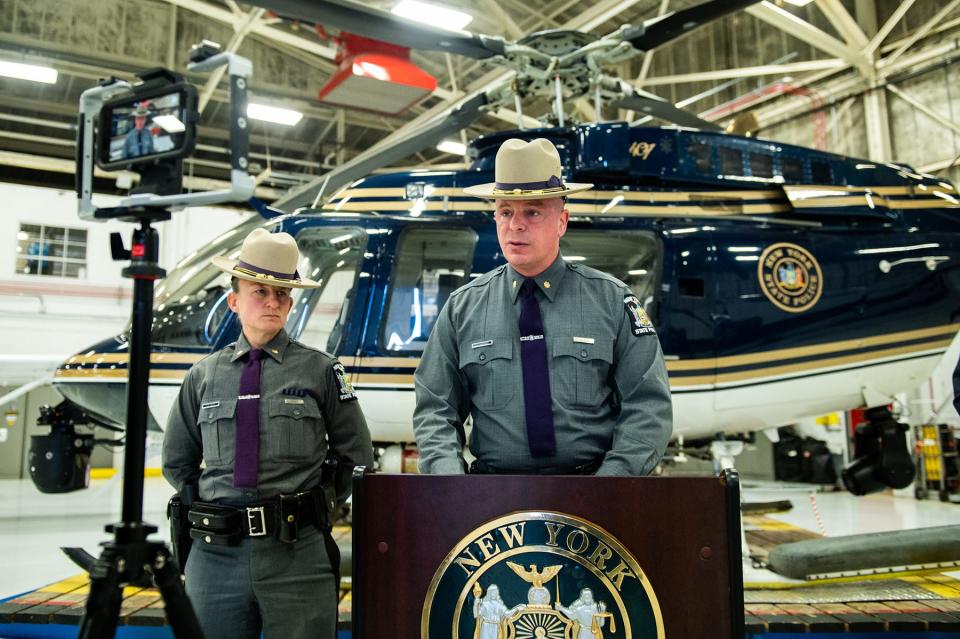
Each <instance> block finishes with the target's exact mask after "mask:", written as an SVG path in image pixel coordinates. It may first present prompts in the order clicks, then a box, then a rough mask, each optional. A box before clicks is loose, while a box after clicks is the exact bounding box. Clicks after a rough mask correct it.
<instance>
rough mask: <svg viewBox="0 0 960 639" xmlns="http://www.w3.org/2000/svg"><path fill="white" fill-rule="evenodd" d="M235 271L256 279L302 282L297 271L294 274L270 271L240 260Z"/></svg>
mask: <svg viewBox="0 0 960 639" xmlns="http://www.w3.org/2000/svg"><path fill="white" fill-rule="evenodd" d="M233 270H235V271H240V272H241V273H243V274H245V275H253V276H254V277H269V278H271V279H275V280H287V281H298V282H299V281H300V274H299V273H298V272H297V271H294V272H293V273H280V272H279V271H270V270H268V269H265V268H260V267H259V266H254V265H253V264H249V263H247V262H244V261H243V260H238V261H237V265H236V266H235V267H234V269H233Z"/></svg>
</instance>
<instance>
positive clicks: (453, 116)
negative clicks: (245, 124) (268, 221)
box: [273, 93, 488, 213]
mask: <svg viewBox="0 0 960 639" xmlns="http://www.w3.org/2000/svg"><path fill="white" fill-rule="evenodd" d="M487 103H488V97H487V94H486V93H478V94H476V95H473V96H470V97H469V98H467V99H466V100H464V101H462V102H460V103H459V104H458V105H456V106H454V107H453V108H451V109H448V110H446V111H444V112H443V113H440V114H438V115H437V116H435V117H434V118H432V119H431V120H429V121H428V122H426V123H424V124H423V125H422V126H420V127H417V128H416V129H414V130H413V131H411V132H410V133H408V134H407V135H405V136H404V137H403V138H401V139H400V140H397V141H395V142H392V143H389V144H387V145H386V146H379V145H376V146H372V147H370V148H369V149H367V150H366V151H364V152H363V153H361V154H359V155H357V156H356V157H355V158H353V159H351V160H350V161H349V162H344V163H343V164H341V165H340V166H338V167H337V168H335V169H333V170H331V171H329V172H328V173H325V174H324V175H321V176H319V177H317V178H314V179H313V180H311V181H310V183H308V184H306V185H304V186H302V187H300V188H299V189H296V190H294V191H291V192H290V193H289V194H287V195H286V196H284V197H282V198H281V199H279V200H277V201H276V202H274V204H273V206H274V207H275V208H279V209H281V210H282V211H285V212H287V213H290V212H292V211H294V210H296V209H298V208H300V207H303V206H311V205H312V204H313V203H314V202H315V201H317V200H318V198H319V200H320V202H323V201H325V200H327V199H329V198H330V196H332V195H333V194H335V193H336V192H337V191H339V190H340V189H341V188H342V187H343V186H346V185H347V184H350V183H351V182H353V181H354V180H357V179H359V178H362V177H364V176H366V175H369V174H370V173H371V172H372V171H374V170H376V169H379V168H381V167H384V166H388V165H390V164H392V163H393V162H396V161H397V160H400V159H403V158H405V157H407V156H408V155H412V154H414V153H417V152H419V151H421V150H422V149H426V148H428V147H432V146H435V145H436V144H437V143H438V142H440V141H441V140H443V139H444V138H446V137H448V136H450V135H452V134H454V133H458V132H459V131H460V130H461V129H464V128H466V127H467V126H469V125H470V124H471V123H472V122H474V121H475V120H476V119H477V118H479V117H480V115H481V114H482V110H481V109H482V108H483V107H484V106H485V105H486V104H487Z"/></svg>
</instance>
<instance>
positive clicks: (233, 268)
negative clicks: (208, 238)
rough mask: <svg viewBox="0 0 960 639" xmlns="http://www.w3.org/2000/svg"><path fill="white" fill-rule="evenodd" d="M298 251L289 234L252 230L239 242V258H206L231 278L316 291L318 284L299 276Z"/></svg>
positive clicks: (295, 242)
mask: <svg viewBox="0 0 960 639" xmlns="http://www.w3.org/2000/svg"><path fill="white" fill-rule="evenodd" d="M299 260H300V251H299V250H298V249H297V241H296V240H295V239H293V236H291V235H290V234H289V233H270V232H268V231H267V230H266V229H253V231H251V232H250V235H248V236H247V238H246V239H245V240H243V246H241V247H240V257H239V258H238V259H230V258H229V257H226V256H222V255H221V256H217V257H213V258H210V261H211V262H212V263H213V265H214V266H216V267H217V268H218V269H220V270H221V271H224V272H225V273H229V274H230V275H233V276H234V277H238V278H240V279H242V280H250V281H251V282H260V283H261V284H269V285H271V286H282V287H289V288H317V287H318V286H320V283H319V282H314V281H313V280H308V279H307V278H305V277H300V274H299V273H297V262H298V261H299Z"/></svg>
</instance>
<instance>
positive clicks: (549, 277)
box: [507, 253, 567, 304]
mask: <svg viewBox="0 0 960 639" xmlns="http://www.w3.org/2000/svg"><path fill="white" fill-rule="evenodd" d="M566 272H567V263H566V262H565V261H564V260H563V255H561V254H559V253H558V254H557V259H555V260H554V261H553V264H551V265H550V266H549V267H547V270H545V271H544V272H543V273H540V275H537V276H536V277H534V278H533V280H534V281H535V282H536V283H537V288H539V289H540V292H541V293H543V295H544V297H546V298H547V299H548V300H550V301H551V302H552V301H553V298H554V297H555V296H556V294H557V290H558V288H559V286H560V282H562V281H563V276H564V274H565V273H566ZM507 273H508V277H507V280H508V281H509V282H510V283H509V284H507V286H509V287H510V295H511V299H512V300H513V303H514V304H516V303H517V296H518V295H520V285H521V284H523V280H525V279H526V277H524V276H523V275H520V273H517V271H516V270H515V269H514V268H513V266H510V265H508V266H507Z"/></svg>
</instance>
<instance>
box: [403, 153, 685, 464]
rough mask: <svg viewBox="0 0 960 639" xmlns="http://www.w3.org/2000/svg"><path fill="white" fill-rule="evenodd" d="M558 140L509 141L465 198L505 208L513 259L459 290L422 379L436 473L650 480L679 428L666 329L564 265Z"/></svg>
mask: <svg viewBox="0 0 960 639" xmlns="http://www.w3.org/2000/svg"><path fill="white" fill-rule="evenodd" d="M560 175H561V166H560V155H559V153H558V152H557V149H556V148H555V147H554V146H553V144H552V143H550V141H549V140H545V139H542V138H541V139H537V140H533V141H532V142H530V143H527V142H524V141H522V140H517V139H511V140H507V141H506V142H504V143H503V145H502V146H501V147H500V150H499V151H498V153H497V158H496V169H495V176H496V182H494V183H491V184H482V185H479V186H474V187H470V188H467V189H465V193H467V194H468V195H476V196H479V197H485V198H490V199H494V200H495V209H494V219H495V220H496V224H497V238H498V239H499V241H500V248H501V250H502V251H503V255H504V257H506V260H507V262H508V264H507V265H505V266H500V267H498V268H496V269H494V270H493V271H491V272H489V273H486V274H484V275H483V276H481V277H479V278H477V279H475V280H473V281H472V282H470V283H469V284H467V285H465V286H463V287H462V288H460V289H458V290H457V291H454V293H453V294H452V295H451V296H450V298H449V300H448V301H447V303H446V305H445V306H444V307H443V309H442V310H441V312H440V315H439V317H438V319H437V322H436V324H435V325H434V328H433V331H432V332H431V334H430V339H429V341H428V343H427V347H426V349H425V350H424V353H423V358H422V359H421V360H420V365H419V367H418V368H417V371H416V373H415V375H414V382H415V386H416V394H417V407H416V410H415V412H414V418H413V427H414V433H415V434H416V438H417V445H418V446H419V448H420V469H421V471H423V472H426V473H436V474H456V473H463V472H465V471H466V470H467V469H466V466H465V464H464V459H463V444H464V442H463V440H462V433H463V432H464V422H465V421H466V419H467V416H468V415H472V416H473V430H472V431H471V434H470V452H471V453H473V455H474V456H475V457H476V461H475V462H473V464H472V466H471V468H470V471H471V472H478V473H538V474H594V473H595V474H597V475H643V474H647V473H649V472H650V471H652V470H653V469H654V468H655V467H656V465H657V463H658V462H659V461H660V458H661V457H662V456H663V452H664V450H665V449H666V446H667V442H668V440H669V439H670V436H671V434H672V432H673V412H672V405H671V401H670V389H669V386H668V384H667V371H666V366H665V365H664V361H663V354H662V353H661V351H660V343H659V340H658V339H657V335H656V331H655V329H654V327H653V324H652V323H651V321H650V319H649V318H648V317H647V314H646V313H645V312H644V309H643V307H642V305H641V303H640V301H639V300H638V299H637V298H636V297H635V296H634V295H633V294H632V293H631V292H630V290H629V289H628V288H627V287H626V285H625V284H624V283H623V282H621V281H620V280H617V279H616V278H613V277H611V276H609V275H607V274H605V273H601V272H599V271H596V270H594V269H592V268H589V267H587V266H583V265H580V264H577V263H568V262H565V261H564V260H563V258H562V256H561V255H560V238H561V237H562V236H563V234H564V233H565V232H566V229H567V220H568V219H569V213H568V211H567V210H566V208H565V205H564V198H565V196H566V195H568V194H570V193H576V192H578V191H584V190H587V189H589V188H591V187H592V186H593V185H592V184H572V183H567V184H564V183H563V182H562V181H561V179H560Z"/></svg>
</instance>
